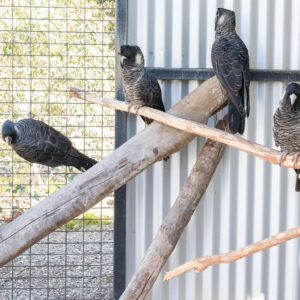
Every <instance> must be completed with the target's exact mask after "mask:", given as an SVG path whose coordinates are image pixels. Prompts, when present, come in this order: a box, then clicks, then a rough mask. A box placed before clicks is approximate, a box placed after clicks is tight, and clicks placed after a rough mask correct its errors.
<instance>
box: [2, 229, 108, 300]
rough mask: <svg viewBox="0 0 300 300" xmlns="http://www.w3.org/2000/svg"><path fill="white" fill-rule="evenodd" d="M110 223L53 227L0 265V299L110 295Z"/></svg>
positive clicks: (82, 297)
mask: <svg viewBox="0 0 300 300" xmlns="http://www.w3.org/2000/svg"><path fill="white" fill-rule="evenodd" d="M112 292H113V224H108V225H97V226H88V227H87V228H85V229H82V228H81V229H80V230H78V231H56V232H54V233H52V234H50V235H49V236H48V237H47V238H45V239H43V240H42V241H41V242H40V243H38V244H36V245H34V246H33V247H32V248H31V249H29V250H28V251H26V252H25V253H24V254H22V255H21V256H19V257H18V258H16V259H15V260H14V261H13V262H12V263H10V264H8V265H6V266H5V267H3V268H0V299H1V300H6V299H7V300H10V299H14V300H15V299H20V300H25V299H26V300H28V299H31V300H33V299H35V300H43V299H55V300H57V299H72V300H76V299H78V300H79V299H80V300H83V299H105V300H106V299H112Z"/></svg>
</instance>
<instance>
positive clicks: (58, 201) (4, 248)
mask: <svg viewBox="0 0 300 300" xmlns="http://www.w3.org/2000/svg"><path fill="white" fill-rule="evenodd" d="M225 103H226V96H225V95H224V93H223V91H222V90H221V88H220V86H219V83H218V81H217V80H216V79H215V78H212V79H209V80H207V81H206V82H204V83H203V84H201V85H200V86H199V87H198V88H197V89H195V90H194V91H193V92H192V93H190V94H189V95H187V96H186V97H185V98H184V99H183V100H181V101H180V102H179V103H178V104H176V105H175V106H174V107H173V108H172V109H171V110H170V111H169V113H170V114H177V115H180V116H181V117H183V118H186V119H189V118H191V119H192V120H194V121H198V122H207V120H208V118H209V117H210V116H211V115H212V113H213V112H214V111H216V110H217V109H218V108H219V107H221V106H222V105H224V104H225ZM149 137H151V138H149ZM194 137H195V136H194V135H193V134H190V133H186V132H183V131H180V130H177V129H174V128H171V127H168V126H165V125H163V124H159V123H157V122H153V124H151V125H149V126H147V127H146V128H145V129H144V130H142V131H141V132H139V133H138V134H137V135H135V136H134V137H133V138H131V139H130V140H129V141H127V142H126V143H125V144H123V145H122V146H121V147H119V148H118V149H116V150H115V151H114V152H113V153H111V154H110V155H108V156H107V157H106V158H105V159H103V160H102V161H101V162H99V163H98V164H96V165H95V166H93V167H92V168H91V169H89V170H88V171H86V172H85V173H82V174H79V175H78V176H76V178H75V179H74V180H73V181H72V182H70V183H69V184H68V185H66V186H65V187H63V188H62V189H61V190H59V191H57V192H55V193H54V194H52V195H51V196H49V197H46V198H45V199H44V200H43V201H41V202H39V203H38V204H37V205H36V206H35V207H33V208H31V209H30V210H28V211H27V212H26V213H24V214H22V215H21V216H19V217H18V218H17V219H15V220H13V221H12V222H10V223H8V224H5V225H2V226H1V227H0V266H3V265H4V264H6V263H8V262H9V261H10V260H12V259H13V258H15V257H16V256H18V255H19V254H20V253H22V252H23V251H25V250H26V249H28V248H29V247H30V246H32V245H33V244H35V243H36V242H38V241H39V240H40V239H42V238H43V237H45V236H46V235H47V234H49V233H50V232H52V231H54V230H55V229H57V228H58V227H60V226H62V225H63V224H65V223H66V222H68V221H69V220H71V219H73V218H74V217H76V216H78V215H79V214H82V213H83V212H85V211H86V210H88V209H89V208H91V207H92V206H94V205H95V204H96V203H98V202H99V201H101V200H102V199H103V198H105V197H106V196H107V195H108V194H110V193H111V192H113V191H114V190H116V189H118V188H119V187H121V186H122V185H124V184H125V183H126V182H128V181H129V180H130V179H132V178H133V177H135V176H136V175H137V174H139V173H140V172H141V171H143V170H144V169H145V168H147V167H148V166H150V165H151V164H153V163H154V162H156V161H158V160H161V159H162V158H163V157H165V156H166V155H168V154H169V153H172V152H176V151H178V150H180V149H181V148H182V147H183V146H184V145H186V144H187V143H188V142H190V141H191V140H192V139H193V138H194Z"/></svg>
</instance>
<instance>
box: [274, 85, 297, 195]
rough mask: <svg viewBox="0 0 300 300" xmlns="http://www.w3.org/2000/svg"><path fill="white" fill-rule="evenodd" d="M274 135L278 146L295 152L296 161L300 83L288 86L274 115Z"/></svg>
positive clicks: (288, 152) (284, 150) (285, 152)
mask: <svg viewBox="0 0 300 300" xmlns="http://www.w3.org/2000/svg"><path fill="white" fill-rule="evenodd" d="M273 136H274V140H275V144H276V146H278V147H280V149H281V151H283V155H282V160H283V159H284V158H285V157H286V155H287V154H294V156H295V158H294V159H295V163H296V162H297V159H298V157H299V155H300V85H299V84H297V83H294V82H292V83H290V84H288V86H287V87H286V90H285V93H284V95H283V98H282V100H281V101H280V102H279V107H278V108H277V110H276V112H275V113H274V116H273ZM295 171H296V174H297V178H296V186H295V190H296V191H297V192H299V191H300V170H295Z"/></svg>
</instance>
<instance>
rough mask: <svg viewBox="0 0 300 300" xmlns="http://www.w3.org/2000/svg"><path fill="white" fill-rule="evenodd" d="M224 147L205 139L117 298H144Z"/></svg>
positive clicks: (192, 209)
mask: <svg viewBox="0 0 300 300" xmlns="http://www.w3.org/2000/svg"><path fill="white" fill-rule="evenodd" d="M221 123H222V122H221ZM224 148H225V146H224V144H222V143H218V142H214V141H211V140H207V141H206V143H205V145H204V146H203V148H202V150H201V152H200V154H199V156H198V159H197V162H196V163H195V165H194V167H193V169H192V171H191V173H190V175H189V177H188V178H187V180H186V182H185V184H184V186H183V188H182V190H181V191H180V193H179V195H178V197H177V199H176V201H175V203H174V205H173V206H172V208H171V210H170V211H169V213H168V215H167V216H166V218H165V219H164V221H163V223H162V225H161V226H160V228H159V229H158V232H157V234H156V236H155V238H154V239H153V241H152V242H151V244H150V246H149V248H148V250H147V252H146V254H145V256H144V258H143V260H142V262H141V263H140V265H139V267H138V270H137V271H136V273H135V274H134V275H133V277H132V278H131V280H130V282H129V284H128V286H127V288H126V290H125V291H124V293H123V295H122V296H121V298H120V300H125V299H145V297H146V296H147V294H148V293H149V291H150V290H151V288H152V286H153V284H154V283H155V281H156V279H157V277H158V275H159V273H160V271H161V269H162V267H163V266H164V264H165V263H166V261H167V259H168V258H169V256H170V254H171V253H172V252H173V250H174V248H175V246H176V244H177V242H178V240H179V238H180V236H181V234H182V232H183V230H184V229H185V227H186V225H187V224H188V222H189V221H190V219H191V217H192V215H193V213H194V212H195V210H196V207H197V205H198V203H199V202H200V200H201V198H202V196H203V195H204V193H205V191H206V189H207V187H208V184H209V182H210V180H211V178H212V176H213V174H214V172H215V169H216V167H217V165H218V163H219V161H220V159H221V157H222V155H223V152H224Z"/></svg>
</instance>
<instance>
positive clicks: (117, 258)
mask: <svg viewBox="0 0 300 300" xmlns="http://www.w3.org/2000/svg"><path fill="white" fill-rule="evenodd" d="M127 18H128V0H116V99H119V100H124V97H123V92H122V85H121V80H120V78H121V73H120V66H119V64H118V63H117V62H118V59H117V56H118V49H120V45H122V44H126V43H127V29H128V28H127V27H128V19H127ZM115 126H116V127H115V147H116V148H118V147H119V146H121V145H122V144H123V143H124V142H125V141H126V139H127V116H126V114H124V113H122V112H119V111H117V112H116V121H115ZM125 271H126V185H124V186H122V187H121V188H119V189H118V190H117V191H115V201H114V299H116V300H117V299H119V298H120V296H121V295H122V293H123V291H124V289H125V280H126V278H125Z"/></svg>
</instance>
